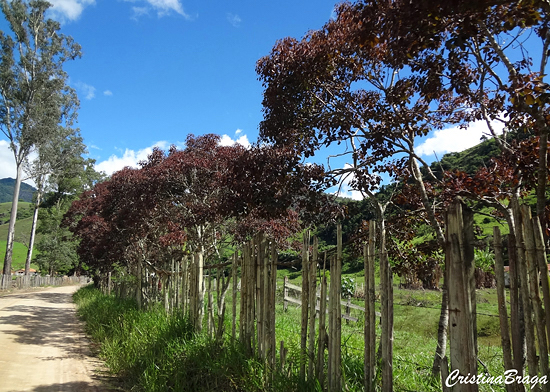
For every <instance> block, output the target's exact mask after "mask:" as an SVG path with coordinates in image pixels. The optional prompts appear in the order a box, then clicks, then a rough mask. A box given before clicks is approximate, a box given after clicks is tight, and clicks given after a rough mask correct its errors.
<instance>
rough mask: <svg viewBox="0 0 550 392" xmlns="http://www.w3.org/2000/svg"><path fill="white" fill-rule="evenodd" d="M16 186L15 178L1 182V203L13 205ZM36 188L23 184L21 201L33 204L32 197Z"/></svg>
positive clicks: (4, 179) (20, 194)
mask: <svg viewBox="0 0 550 392" xmlns="http://www.w3.org/2000/svg"><path fill="white" fill-rule="evenodd" d="M14 185H15V180H14V179H13V178H2V179H1V180H0V203H7V202H9V203H11V202H12V200H13V187H14ZM35 191H36V188H34V187H32V186H30V185H28V184H25V183H24V182H23V183H21V189H20V191H19V200H23V201H26V202H29V203H30V202H32V197H33V195H34V192H35Z"/></svg>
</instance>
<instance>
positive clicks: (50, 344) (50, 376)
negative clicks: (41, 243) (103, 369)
mask: <svg viewBox="0 0 550 392" xmlns="http://www.w3.org/2000/svg"><path fill="white" fill-rule="evenodd" d="M78 288H79V286H65V287H54V288H50V289H45V290H43V291H37V292H28V293H16V294H11V295H7V296H3V297H0V392H19V391H34V392H63V391H75V392H76V391H78V392H81V391H82V392H102V391H104V390H105V389H104V388H102V387H101V386H100V385H101V383H100V381H99V379H100V376H99V375H98V374H97V373H96V372H95V367H96V366H97V365H98V364H99V363H98V361H97V360H96V359H94V358H92V357H91V356H90V351H89V342H88V340H87V339H86V337H85V335H84V333H83V331H82V325H81V323H80V322H79V321H78V319H77V316H76V310H75V306H74V304H73V302H72V294H73V292H75V291H76V290H77V289H78Z"/></svg>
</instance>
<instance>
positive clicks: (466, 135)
mask: <svg viewBox="0 0 550 392" xmlns="http://www.w3.org/2000/svg"><path fill="white" fill-rule="evenodd" d="M492 126H493V127H494V128H495V129H496V130H497V132H498V133H501V132H502V129H503V127H504V125H503V124H502V123H501V122H499V121H494V122H493V124H492ZM483 135H485V136H487V137H490V136H489V129H488V127H487V124H486V123H485V121H476V122H473V123H471V124H470V126H469V127H468V128H467V129H461V128H458V127H453V128H448V129H441V130H437V131H434V133H433V135H432V136H431V137H429V138H428V139H426V140H424V141H423V142H422V143H421V144H420V145H419V146H417V147H416V148H415V151H416V153H417V154H418V155H420V156H431V155H433V154H434V152H435V154H438V155H440V154H446V153H449V152H459V151H464V150H466V149H467V148H470V147H473V146H475V145H476V144H479V143H480V142H481V137H482V136H483Z"/></svg>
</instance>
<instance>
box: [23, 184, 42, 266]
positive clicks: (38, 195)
mask: <svg viewBox="0 0 550 392" xmlns="http://www.w3.org/2000/svg"><path fill="white" fill-rule="evenodd" d="M40 188H41V187H39V190H38V191H37V192H36V200H35V202H34V212H33V214H32V226H31V237H30V239H29V249H28V251H27V260H26V261H25V275H28V274H29V272H30V269H31V259H32V251H33V248H34V239H35V236H36V225H37V223H38V209H39V208H40V202H41V201H42V190H41V189H40Z"/></svg>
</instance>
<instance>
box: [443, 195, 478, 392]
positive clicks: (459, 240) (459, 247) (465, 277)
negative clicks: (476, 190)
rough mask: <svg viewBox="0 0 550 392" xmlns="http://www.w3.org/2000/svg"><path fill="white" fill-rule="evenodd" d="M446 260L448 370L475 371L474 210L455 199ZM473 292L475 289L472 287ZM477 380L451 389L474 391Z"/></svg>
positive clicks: (448, 219)
mask: <svg viewBox="0 0 550 392" xmlns="http://www.w3.org/2000/svg"><path fill="white" fill-rule="evenodd" d="M446 223H447V224H446V227H447V230H446V248H447V249H446V250H445V264H446V267H445V268H446V269H447V270H448V273H449V275H448V277H449V281H450V282H453V284H450V285H449V287H448V290H449V336H450V342H451V350H450V357H451V370H452V371H455V370H458V372H459V374H460V375H462V376H464V377H466V376H467V375H468V374H469V375H470V377H471V376H474V375H477V356H476V347H475V341H476V340H475V337H474V335H475V334H476V331H475V330H474V326H475V324H474V322H473V318H474V317H475V316H474V314H473V310H472V302H474V301H475V297H474V298H472V289H471V287H470V286H471V283H472V280H471V275H473V271H474V260H473V245H472V244H471V242H470V241H469V239H470V237H471V236H472V233H473V213H472V212H471V211H470V210H467V209H465V208H464V207H463V205H462V203H461V202H460V201H458V200H456V201H455V202H453V204H451V205H450V206H449V208H448V210H447V216H446ZM474 293H475V291H474ZM478 389H479V387H478V385H476V384H466V383H457V384H456V385H455V386H454V389H453V391H454V392H477V391H478Z"/></svg>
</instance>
